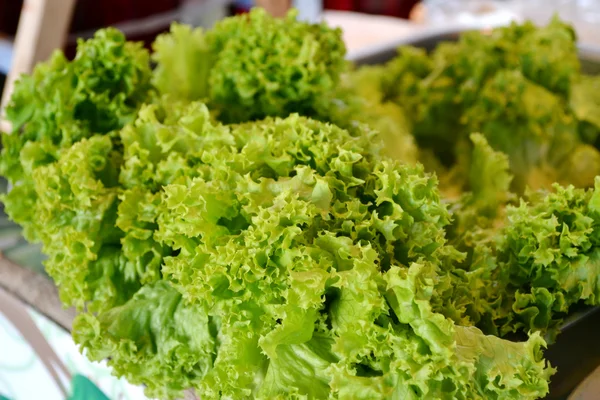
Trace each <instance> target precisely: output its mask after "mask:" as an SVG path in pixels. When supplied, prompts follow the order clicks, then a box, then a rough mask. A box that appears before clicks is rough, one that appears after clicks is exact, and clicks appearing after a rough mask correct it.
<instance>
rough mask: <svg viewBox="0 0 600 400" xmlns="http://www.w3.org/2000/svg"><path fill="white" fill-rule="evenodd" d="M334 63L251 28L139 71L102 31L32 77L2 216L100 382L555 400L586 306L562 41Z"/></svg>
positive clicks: (310, 38) (272, 395)
mask: <svg viewBox="0 0 600 400" xmlns="http://www.w3.org/2000/svg"><path fill="white" fill-rule="evenodd" d="M344 55H345V48H344V45H343V42H342V40H341V34H340V32H339V31H338V30H335V29H330V28H328V27H327V26H325V25H322V24H317V25H311V24H307V23H304V22H300V21H297V20H296V19H295V14H294V13H291V14H289V15H288V16H287V17H286V18H284V19H275V18H272V17H270V16H269V15H268V14H266V13H265V12H264V11H261V10H258V9H257V10H253V11H252V12H251V13H249V14H248V15H243V16H238V17H234V18H230V19H226V20H224V21H222V22H220V23H218V24H217V25H216V26H215V27H214V28H213V29H211V30H208V31H203V30H200V29H192V28H190V27H187V26H183V25H177V24H175V25H173V26H172V29H171V32H170V33H168V34H165V35H162V36H160V37H159V38H158V39H157V40H156V43H155V44H154V52H153V54H152V56H150V55H149V54H148V52H146V51H145V50H144V49H143V48H142V47H141V45H139V44H134V43H130V42H127V41H125V38H124V37H123V35H122V34H121V33H119V32H118V31H116V30H114V29H106V30H101V31H99V32H98V33H97V34H96V36H95V37H94V38H92V39H90V40H88V41H82V42H80V43H79V46H78V52H77V56H76V57H75V59H74V60H73V61H71V62H69V61H67V60H66V58H65V57H64V56H63V55H61V54H60V53H57V54H56V55H55V56H53V57H52V59H51V60H50V61H48V62H47V63H44V64H41V65H40V66H38V68H36V70H35V72H34V73H33V74H32V75H31V76H24V77H22V78H21V80H20V81H19V83H18V84H17V87H16V90H15V94H14V96H13V99H12V101H11V104H10V106H9V108H8V110H7V116H8V118H9V119H10V120H11V122H12V124H13V127H14V132H12V133H11V134H10V135H3V138H2V140H3V144H4V148H3V150H2V155H1V157H0V171H1V172H2V174H3V175H5V176H6V177H7V178H8V179H9V181H10V183H11V184H12V189H11V190H10V192H9V193H8V194H7V195H5V196H3V198H2V199H3V201H4V203H5V206H6V210H7V212H8V213H9V214H10V216H11V218H12V219H14V220H15V221H17V222H18V223H19V224H21V225H22V226H23V228H24V232H25V234H26V235H27V237H28V239H29V240H31V241H36V242H40V243H41V244H42V246H43V251H44V252H45V253H46V254H47V256H48V258H47V260H46V263H45V267H46V269H47V271H48V273H49V274H50V275H51V276H52V278H53V279H54V281H55V282H56V283H57V285H58V287H59V289H60V295H61V299H62V300H63V302H64V304H65V305H66V306H75V307H76V309H77V311H78V315H77V317H76V320H75V322H74V325H73V332H72V333H73V337H74V339H75V341H76V342H77V343H78V344H79V345H80V346H81V348H82V351H84V352H85V353H86V354H87V355H88V357H89V358H90V359H92V360H104V359H107V360H108V363H109V364H110V365H111V367H112V368H113V371H114V373H115V374H116V375H118V376H123V377H126V378H127V379H128V380H129V381H131V382H132V383H135V384H140V385H144V386H145V388H146V392H147V394H148V395H149V396H152V397H157V398H167V399H169V398H178V397H179V396H181V394H182V392H183V391H184V390H186V389H193V390H195V392H196V393H197V394H198V395H199V396H200V397H201V398H202V399H365V400H367V399H369V400H370V399H415V400H416V399H423V398H425V399H429V398H431V399H465V400H466V399H536V398H541V397H543V396H545V395H546V394H547V393H548V390H549V379H550V376H551V375H552V373H553V371H554V370H553V368H552V367H551V366H550V365H549V364H548V363H547V362H546V361H545V360H544V358H543V350H544V348H545V346H546V339H549V340H552V339H553V338H554V335H555V334H556V333H557V330H558V328H559V326H560V323H561V320H562V319H563V318H564V317H565V316H566V315H568V313H569V312H571V311H572V310H573V309H574V307H577V306H578V305H581V304H588V305H598V303H599V302H600V280H599V278H598V277H599V276H600V267H599V266H600V249H599V245H600V229H599V227H600V178H595V176H596V175H597V174H598V172H599V171H600V170H599V169H598V166H600V161H599V160H600V157H599V154H600V153H598V150H597V148H596V140H597V136H596V133H597V132H596V133H595V131H594V129H596V128H598V126H596V125H597V121H596V118H595V117H594V115H595V114H594V112H595V110H596V105H597V104H596V103H597V102H596V103H595V100H594V99H595V93H593V91H592V90H590V89H589V88H588V87H587V85H588V83H589V86H590V87H592V85H593V84H595V83H594V82H595V78H589V77H582V76H581V71H580V66H579V62H578V59H577V54H576V48H575V37H574V34H573V30H572V29H571V28H570V27H569V26H567V25H565V24H563V23H561V22H560V21H558V20H554V21H553V22H551V23H550V24H549V25H548V26H547V27H543V28H536V27H535V26H534V25H532V24H529V23H527V24H523V25H512V26H510V27H504V28H500V29H496V30H493V31H492V32H491V34H490V35H483V34H481V33H469V34H466V35H464V36H463V37H462V39H461V40H460V41H459V42H458V43H448V44H443V45H441V46H439V47H438V48H437V49H436V50H434V51H433V53H431V54H428V53H426V52H425V51H424V50H422V49H413V48H404V49H402V50H401V51H400V53H399V55H398V57H397V58H395V59H394V60H392V61H391V62H389V63H388V64H386V65H382V66H376V67H364V68H357V69H351V68H350V67H349V66H348V64H347V63H346V61H345V60H344ZM151 60H153V61H154V62H155V63H156V65H155V68H154V69H152V68H151V65H150V61H151ZM475 132H479V133H475ZM418 160H420V161H422V162H423V164H425V165H426V166H423V165H421V164H419V163H417V162H416V161H418ZM427 170H436V171H438V172H440V176H441V182H442V185H443V188H442V189H443V190H442V191H440V189H439V188H438V186H439V185H440V183H439V182H438V178H437V177H436V175H433V174H430V173H429V172H427ZM556 182H557V183H556ZM566 183H570V184H571V185H567V184H566ZM594 183H595V187H594V188H591V187H590V186H592V184H594ZM561 184H562V185H561ZM537 188H540V189H543V190H537V191H536V190H531V189H537ZM513 333H517V334H521V335H522V336H521V340H520V341H514V340H508V339H506V337H508V336H507V335H508V334H513Z"/></svg>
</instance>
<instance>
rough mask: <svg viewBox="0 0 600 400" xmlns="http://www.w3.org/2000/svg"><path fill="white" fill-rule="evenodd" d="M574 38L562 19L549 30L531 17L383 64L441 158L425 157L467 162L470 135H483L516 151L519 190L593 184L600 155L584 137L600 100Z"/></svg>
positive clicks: (422, 142) (425, 146)
mask: <svg viewBox="0 0 600 400" xmlns="http://www.w3.org/2000/svg"><path fill="white" fill-rule="evenodd" d="M575 39H576V38H575V34H574V32H573V29H572V28H571V27H570V26H568V25H566V24H564V23H562V22H560V21H559V20H557V19H555V20H553V21H552V22H551V23H550V24H549V25H548V26H546V27H542V28H536V27H535V26H534V25H533V24H531V23H526V24H523V25H516V24H513V25H511V26H509V27H504V28H498V29H495V30H493V31H492V32H491V34H489V35H485V34H482V33H479V32H472V33H466V34H464V35H462V36H461V38H460V40H459V41H458V42H456V43H443V44H441V45H440V46H439V47H438V48H436V49H435V50H434V51H433V53H432V54H431V55H429V56H428V55H426V54H425V53H424V52H423V51H422V50H420V49H410V48H406V49H402V51H401V52H400V54H399V56H398V57H397V58H396V59H394V60H392V61H391V62H390V63H389V64H388V65H386V66H385V67H384V68H383V70H384V72H383V74H385V75H386V78H385V81H386V82H387V85H385V86H386V87H391V88H392V89H387V91H386V97H385V98H386V99H387V100H388V101H391V102H393V103H396V104H398V105H399V106H401V107H402V108H404V109H405V113H406V116H407V117H408V118H409V121H410V122H411V124H412V126H413V134H414V135H415V137H416V139H417V142H418V144H419V146H420V147H421V148H422V150H425V151H424V153H427V150H429V151H431V152H433V154H434V155H435V157H436V158H437V159H438V160H439V163H431V161H430V160H424V161H427V162H428V165H434V166H437V168H435V170H436V171H438V173H441V174H444V173H445V172H444V171H445V168H440V167H441V166H445V167H446V168H450V169H452V168H453V167H454V165H455V164H457V163H458V164H460V161H461V159H462V158H463V157H466V156H467V154H468V153H469V152H470V150H469V147H470V146H469V140H468V138H469V135H470V134H471V133H473V132H480V133H481V134H483V135H484V136H485V138H486V139H487V141H488V142H489V144H490V145H491V146H492V148H493V149H494V150H498V151H502V152H504V153H506V154H507V155H508V156H509V161H510V167H511V173H512V175H513V176H514V179H513V180H512V189H513V190H514V191H515V192H517V193H519V194H522V193H524V191H525V188H526V187H529V188H532V189H537V188H549V187H550V186H551V185H552V184H553V183H554V182H559V183H563V184H571V183H573V184H576V185H577V186H582V187H589V186H591V185H593V182H594V177H595V176H596V175H598V174H599V173H600V153H599V152H598V150H597V149H595V148H593V147H590V146H588V145H586V144H585V142H586V141H587V142H589V140H593V138H595V136H596V135H597V133H595V132H596V131H595V130H594V129H596V128H594V129H591V128H590V126H589V125H587V124H589V123H591V124H592V125H593V124H594V123H595V122H594V121H593V118H592V120H590V117H589V116H590V115H593V111H591V110H593V109H594V107H596V108H597V104H598V102H597V101H595V103H594V102H593V101H592V99H593V96H594V94H593V93H592V90H588V91H587V92H586V93H584V91H583V88H582V87H581V85H585V84H586V83H585V82H587V79H588V78H587V77H582V75H581V71H580V65H579V61H578V57H577V48H576V46H575ZM588 99H589V100H588ZM569 102H571V103H572V106H573V108H571V107H569V106H568V105H567V104H566V103H569ZM592 104H593V106H592ZM586 107H587V110H586ZM594 126H595V125H594ZM580 131H581V132H582V135H581V136H580V134H579V132H580ZM584 136H586V137H584ZM590 136H591V138H590ZM464 178H465V179H464V180H463V182H462V183H461V185H463V186H464V185H465V184H466V182H467V179H466V177H464ZM442 181H444V179H442ZM454 183H456V182H454ZM465 189H466V188H465V187H463V188H462V190H465Z"/></svg>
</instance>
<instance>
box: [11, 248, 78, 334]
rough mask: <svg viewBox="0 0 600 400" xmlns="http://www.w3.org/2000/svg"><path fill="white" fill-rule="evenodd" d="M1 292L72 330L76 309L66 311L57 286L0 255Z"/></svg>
mask: <svg viewBox="0 0 600 400" xmlns="http://www.w3.org/2000/svg"><path fill="white" fill-rule="evenodd" d="M0 290H2V291H4V292H7V293H8V294H11V295H13V296H14V297H16V298H17V299H19V300H21V301H22V302H24V303H25V304H27V305H29V306H31V307H32V308H33V309H35V310H36V311H39V312H40V313H41V314H42V315H44V316H46V317H48V318H49V319H50V320H52V321H53V322H54V323H56V324H58V325H59V326H61V327H62V328H64V329H67V330H69V331H70V330H71V326H72V323H73V318H74V317H75V310H74V309H64V308H63V306H62V303H61V302H60V299H59V297H58V290H57V289H56V286H55V285H54V283H53V282H52V280H50V279H49V278H48V277H47V276H44V275H42V274H39V273H37V272H34V271H31V270H29V269H27V268H24V267H21V266H19V265H17V264H15V263H13V262H12V261H10V260H8V259H6V258H5V257H3V256H2V255H0Z"/></svg>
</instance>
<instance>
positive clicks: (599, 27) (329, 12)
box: [0, 0, 600, 74]
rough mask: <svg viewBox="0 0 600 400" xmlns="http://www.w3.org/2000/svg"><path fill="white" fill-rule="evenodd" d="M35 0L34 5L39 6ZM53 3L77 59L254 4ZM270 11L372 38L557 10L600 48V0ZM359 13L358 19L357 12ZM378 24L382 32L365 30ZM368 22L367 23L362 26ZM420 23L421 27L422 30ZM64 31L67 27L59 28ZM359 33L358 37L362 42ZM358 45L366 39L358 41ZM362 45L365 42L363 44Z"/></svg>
mask: <svg viewBox="0 0 600 400" xmlns="http://www.w3.org/2000/svg"><path fill="white" fill-rule="evenodd" d="M36 2H39V1H37V0H29V1H28V2H27V3H28V4H29V3H32V4H33V3H36ZM45 2H47V3H50V4H52V3H56V4H61V3H63V4H64V3H73V4H74V5H73V6H68V7H69V8H70V7H73V9H72V11H71V18H70V21H69V22H68V28H67V31H68V35H67V37H66V42H65V44H64V48H65V51H66V52H67V54H69V55H73V53H74V48H75V44H76V41H77V39H78V38H86V37H89V36H91V35H92V34H93V32H94V31H95V30H97V29H99V28H102V27H105V26H109V25H111V26H116V27H118V28H120V29H121V30H122V31H124V32H125V33H126V34H127V36H128V38H129V39H131V40H143V41H144V42H146V43H147V44H149V43H151V42H152V40H153V39H154V37H155V36H156V35H157V34H159V33H161V32H164V31H165V30H167V29H168V27H169V25H170V24H171V22H172V21H174V20H178V21H182V22H185V23H189V24H192V25H196V26H205V27H210V26H211V25H212V24H214V23H215V22H216V21H218V20H219V19H222V18H224V17H226V16H229V15H233V14H238V13H244V12H247V11H248V10H249V9H250V8H251V7H252V6H254V5H256V3H257V1H253V0H238V1H233V0H154V1H146V0H102V1H98V0H76V1H73V0H46V1H45ZM258 3H263V4H266V5H267V6H270V7H276V6H277V5H278V4H279V5H280V6H281V5H283V6H284V7H289V6H292V7H296V8H298V9H299V11H300V17H301V18H303V19H308V20H313V21H315V20H319V19H325V20H330V21H329V22H330V23H334V24H338V25H341V26H342V27H343V28H345V29H346V30H348V31H349V32H348V33H347V37H353V36H352V31H353V30H354V32H360V33H361V35H362V36H364V37H363V38H362V39H361V40H362V42H363V43H365V44H363V43H358V44H357V43H355V42H352V43H350V44H349V45H350V47H351V48H354V47H356V46H357V45H365V46H366V45H368V44H369V43H366V42H367V40H366V39H369V38H373V39H369V40H372V41H381V40H382V38H385V39H389V38H394V39H400V38H401V37H402V36H403V35H406V34H409V33H410V29H408V28H407V24H409V21H410V27H411V29H413V30H414V29H418V28H424V27H430V28H436V29H440V28H450V27H452V26H456V25H460V26H465V25H466V26H473V27H482V26H483V27H485V26H497V25H501V24H506V23H509V22H510V21H512V20H523V19H532V20H534V21H535V22H539V23H544V22H546V21H547V20H548V19H549V18H550V17H551V16H552V15H553V14H554V13H558V14H560V16H561V17H562V18H563V19H566V20H568V21H570V22H572V23H574V24H575V26H576V28H577V30H578V33H579V35H580V40H581V41H582V42H589V43H590V45H591V44H593V43H594V41H595V42H596V43H595V45H597V46H600V0H496V1H492V0H423V1H419V0H295V1H292V0H270V1H262V2H261V1H258ZM22 7H23V0H0V73H2V74H6V73H7V72H8V70H9V69H10V66H11V61H12V55H13V48H14V46H13V42H14V38H15V35H16V32H17V28H18V25H19V16H20V14H21V9H22ZM357 13H358V15H357ZM374 21H376V22H377V23H378V25H377V32H373V30H369V29H365V27H370V25H369V24H370V23H373V22H374ZM361 24H362V25H361ZM415 25H420V27H417V26H415ZM59 29H60V28H59ZM356 36H358V35H354V37H356ZM357 40H358V39H357ZM361 40H359V41H361Z"/></svg>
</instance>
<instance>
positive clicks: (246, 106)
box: [153, 9, 346, 123]
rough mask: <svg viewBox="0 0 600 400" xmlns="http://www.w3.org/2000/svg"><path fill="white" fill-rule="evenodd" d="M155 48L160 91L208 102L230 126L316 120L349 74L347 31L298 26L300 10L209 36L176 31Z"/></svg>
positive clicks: (234, 23) (262, 16)
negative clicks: (270, 119)
mask: <svg viewBox="0 0 600 400" xmlns="http://www.w3.org/2000/svg"><path fill="white" fill-rule="evenodd" d="M154 50H155V53H154V56H153V57H154V59H155V60H156V61H157V62H158V67H157V70H156V74H155V82H156V86H157V87H158V88H159V89H160V90H161V92H163V93H169V94H173V95H175V96H176V97H177V98H181V99H184V100H206V101H207V102H208V104H209V106H210V108H211V109H213V110H215V111H216V113H217V114H218V116H219V119H220V120H222V121H224V122H229V123H233V122H245V121H249V120H256V119H262V118H264V117H266V116H282V117H284V116H287V115H289V114H290V113H292V112H299V113H301V114H303V115H308V116H316V115H317V110H319V109H320V108H321V107H322V106H321V105H320V104H321V103H322V102H325V101H327V99H329V97H330V96H329V92H331V91H332V90H334V89H335V87H336V85H337V84H338V82H339V77H340V74H341V72H342V71H344V70H345V69H346V61H345V60H344V55H345V53H346V49H345V47H344V44H343V42H342V40H341V32H340V31H339V30H334V29H331V28H329V27H327V26H326V25H324V24H321V25H311V24H307V23H303V22H298V21H296V13H295V12H291V13H290V14H289V15H288V16H287V17H286V18H284V19H281V20H280V19H274V18H271V17H270V16H268V14H267V13H266V12H265V11H264V10H262V9H255V10H253V11H252V12H251V13H249V14H248V15H241V16H237V17H232V18H227V19H225V20H223V21H221V22H219V23H217V25H216V26H215V27H214V28H213V29H212V30H210V31H208V32H206V33H205V32H203V31H202V29H200V28H198V29H194V30H192V29H190V28H189V27H187V26H181V25H173V27H172V29H171V33H169V34H165V35H162V36H159V37H158V38H157V40H156V43H155V45H154Z"/></svg>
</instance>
